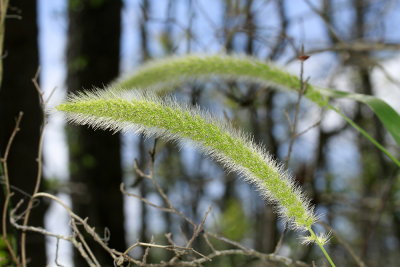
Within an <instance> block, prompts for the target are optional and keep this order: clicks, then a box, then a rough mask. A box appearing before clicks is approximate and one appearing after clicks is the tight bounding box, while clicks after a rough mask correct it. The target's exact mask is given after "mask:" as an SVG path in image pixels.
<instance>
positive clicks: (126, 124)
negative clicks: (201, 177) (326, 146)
mask: <svg viewBox="0 0 400 267" xmlns="http://www.w3.org/2000/svg"><path fill="white" fill-rule="evenodd" d="M57 109H58V110H60V111H63V112H65V113H66V114H67V118H68V119H69V120H70V121H72V122H74V123H78V124H86V125H90V126H92V127H94V128H103V129H110V130H114V131H119V130H123V131H128V130H131V129H132V130H134V131H136V132H141V133H144V134H145V135H147V136H151V135H155V136H158V137H163V138H166V139H169V140H173V141H178V142H184V141H188V140H189V141H191V142H192V143H193V144H194V145H195V146H196V147H198V148H199V149H200V150H201V151H203V152H205V153H206V154H209V155H210V156H211V157H212V158H214V159H215V160H217V161H219V162H220V163H222V164H223V165H224V166H225V167H226V168H227V169H228V170H231V171H236V172H238V173H240V174H242V175H243V176H244V177H245V179H246V180H247V181H248V182H250V183H252V184H254V185H256V187H257V188H258V189H259V191H260V192H261V194H262V195H263V196H264V197H266V199H268V200H270V201H272V202H273V203H275V204H276V206H277V207H278V208H277V212H278V213H279V215H280V216H281V217H283V218H285V219H287V220H288V221H289V222H291V225H292V227H293V228H296V229H302V230H308V229H310V228H311V225H312V224H313V223H314V222H315V216H314V214H313V211H312V208H311V206H310V203H309V201H308V200H306V198H305V197H304V196H303V194H302V192H301V191H300V189H299V188H298V187H297V186H296V185H295V184H294V182H293V181H292V179H291V178H290V177H289V175H288V173H287V172H285V171H283V168H282V167H281V165H280V164H278V163H276V162H275V161H274V160H272V158H271V156H269V155H268V153H266V152H265V151H264V149H262V148H261V147H259V146H256V145H255V144H254V142H252V141H251V138H250V137H248V136H247V135H245V134H244V133H242V132H239V131H237V130H234V129H233V127H231V126H230V125H229V124H228V123H226V122H222V121H220V120H218V119H217V118H215V117H213V116H212V115H210V114H209V113H206V112H201V111H199V110H198V109H193V108H190V107H188V106H184V107H182V106H179V105H178V104H177V103H176V102H175V101H173V100H171V99H166V100H161V99H160V98H158V97H156V96H155V95H153V94H149V93H143V92H139V91H136V92H130V93H112V92H110V91H103V92H98V93H88V94H80V95H78V96H72V97H70V99H69V101H68V102H66V103H64V104H61V105H59V106H58V107H57Z"/></svg>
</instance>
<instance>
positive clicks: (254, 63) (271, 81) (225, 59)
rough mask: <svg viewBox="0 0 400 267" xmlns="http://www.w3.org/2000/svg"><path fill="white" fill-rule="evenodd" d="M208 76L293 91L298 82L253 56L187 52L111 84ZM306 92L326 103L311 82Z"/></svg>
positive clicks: (162, 83) (126, 86)
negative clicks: (193, 53) (203, 54)
mask: <svg viewBox="0 0 400 267" xmlns="http://www.w3.org/2000/svg"><path fill="white" fill-rule="evenodd" d="M210 76H215V77H221V78H225V79H228V80H233V81H238V80H243V81H251V82H256V83H259V84H265V85H274V86H277V87H281V88H283V89H289V90H294V91H295V90H298V88H299V84H300V81H299V79H298V77H296V76H295V75H292V74H289V73H287V72H285V71H282V70H281V69H279V68H277V67H275V66H274V65H273V64H272V63H266V62H263V61H260V60H258V59H256V58H251V57H247V56H241V57H237V56H228V55H214V56H201V55H189V56H185V57H170V58H167V59H164V60H157V61H155V62H150V63H148V64H146V65H144V66H143V67H141V68H140V69H139V71H138V72H136V73H134V74H133V75H130V76H129V77H123V78H122V79H120V80H118V81H116V82H115V83H114V84H112V85H111V87H112V88H120V89H122V90H130V89H132V88H149V87H161V88H165V87H173V86H174V85H176V84H181V83H182V82H184V81H185V80H193V79H207V78H209V77H210ZM306 96H307V98H309V99H310V100H312V101H313V102H315V103H317V104H318V105H320V106H325V105H326V104H327V103H328V98H327V97H326V96H323V95H322V94H321V93H320V92H319V91H318V90H316V89H314V87H313V86H311V85H309V87H308V89H307V92H306Z"/></svg>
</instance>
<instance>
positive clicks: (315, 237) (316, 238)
mask: <svg viewBox="0 0 400 267" xmlns="http://www.w3.org/2000/svg"><path fill="white" fill-rule="evenodd" d="M308 231H309V232H310V234H311V236H312V237H313V238H314V240H315V242H317V244H318V246H319V247H320V249H321V250H322V252H323V253H324V255H325V257H326V259H327V260H328V261H329V263H330V264H331V266H332V267H336V265H335V264H334V263H333V261H332V259H331V257H329V254H328V252H326V250H325V248H324V246H323V245H322V244H321V242H319V239H318V237H317V236H316V234H315V233H314V231H313V230H312V229H311V227H309V228H308Z"/></svg>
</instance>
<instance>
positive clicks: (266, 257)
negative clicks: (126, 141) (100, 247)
mask: <svg viewBox="0 0 400 267" xmlns="http://www.w3.org/2000/svg"><path fill="white" fill-rule="evenodd" d="M155 151H156V150H155V146H153V149H152V150H151V151H150V157H151V162H150V174H145V173H144V172H143V171H142V170H140V169H139V167H138V165H137V162H136V161H135V165H134V169H135V171H136V172H137V173H138V174H139V176H141V177H142V178H145V179H149V180H151V181H152V183H153V185H154V186H155V187H156V189H157V192H158V193H159V194H160V195H161V196H162V198H163V199H164V200H165V202H166V203H167V205H168V206H169V208H164V207H161V206H158V205H156V204H154V203H152V202H150V201H148V200H147V199H145V198H143V197H141V196H138V195H136V194H133V193H129V192H127V191H126V190H125V189H124V184H123V183H122V184H121V187H120V189H121V192H122V193H123V194H124V195H127V196H131V197H135V198H137V199H139V200H140V201H143V202H144V203H146V204H147V205H150V206H152V207H154V208H156V209H158V210H160V211H163V212H170V213H174V214H177V215H178V216H180V217H181V218H183V219H184V220H186V221H187V222H189V223H190V224H192V225H193V226H194V233H193V235H192V238H191V239H190V240H188V241H187V245H186V246H185V247H181V246H177V245H175V244H174V242H173V241H172V239H171V235H170V234H167V235H166V237H167V239H168V241H169V243H170V244H171V245H157V244H149V243H143V242H139V241H138V242H136V243H135V244H133V245H131V246H130V247H129V248H128V249H126V250H125V251H124V253H122V254H121V256H120V257H119V258H118V259H117V260H116V263H117V264H122V263H123V261H124V260H127V261H130V262H133V263H134V264H136V265H138V266H153V267H155V266H160V267H161V266H171V265H173V266H198V265H199V264H201V263H203V262H207V261H210V260H211V259H212V258H214V257H217V256H224V255H247V256H253V257H256V258H259V259H260V260H262V261H272V262H281V263H284V264H286V265H290V266H293V265H294V266H310V265H308V264H307V263H304V262H301V261H296V260H293V259H290V258H287V257H283V256H279V255H276V254H274V253H272V254H264V253H260V252H258V251H254V250H252V249H248V248H246V247H244V246H242V245H241V244H240V243H238V242H235V241H232V240H230V239H227V238H225V237H221V236H218V235H216V234H213V233H210V232H208V231H206V230H204V231H203V237H204V239H205V240H206V243H207V244H208V246H209V247H210V249H211V250H212V253H211V254H209V255H203V254H201V253H200V252H198V251H196V250H194V249H193V248H191V247H190V246H191V244H192V243H193V241H194V240H195V238H196V237H197V236H198V235H199V234H200V233H201V231H202V225H203V224H204V223H205V220H206V217H207V216H208V214H209V213H210V211H211V210H210V209H211V207H210V208H209V210H208V211H207V213H206V215H205V216H204V217H203V220H202V222H201V224H200V225H197V224H195V223H194V222H193V221H192V220H190V219H189V218H188V217H186V216H185V215H184V214H183V213H181V212H179V211H178V210H176V208H175V207H174V206H173V205H172V203H171V202H170V200H169V199H168V197H167V195H166V194H165V193H164V191H163V190H162V189H161V187H160V186H159V185H158V183H157V181H156V180H155V179H154V161H155ZM208 236H211V237H213V238H215V239H217V240H220V241H223V242H225V243H227V244H230V245H233V246H235V247H237V248H238V249H233V250H223V251H217V250H216V249H215V248H214V247H213V245H212V244H211V242H210V241H209V240H208ZM136 247H146V248H148V247H150V248H160V249H166V250H171V251H173V252H174V253H175V255H180V256H182V255H183V254H185V252H193V253H195V254H197V255H199V256H201V258H199V259H195V260H193V261H178V262H177V261H176V260H174V261H173V262H171V261H172V259H174V258H175V257H173V258H172V259H171V260H170V261H169V262H162V263H159V264H145V263H143V262H139V261H136V260H134V259H132V258H131V257H130V256H129V255H127V254H128V253H129V252H130V251H131V250H133V249H134V248H136ZM116 254H117V253H116Z"/></svg>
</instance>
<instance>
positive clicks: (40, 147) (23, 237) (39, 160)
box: [21, 67, 47, 267]
mask: <svg viewBox="0 0 400 267" xmlns="http://www.w3.org/2000/svg"><path fill="white" fill-rule="evenodd" d="M39 73H40V67H38V69H37V71H36V74H35V76H34V77H33V78H32V83H33V84H34V86H35V89H36V91H37V93H38V95H39V98H40V105H41V108H42V114H43V116H42V128H41V130H40V137H39V144H38V153H37V158H36V161H37V165H38V170H37V176H36V184H35V188H34V190H33V194H32V195H35V194H36V193H37V192H39V187H40V183H41V180H42V168H43V167H42V150H43V137H44V130H45V128H46V124H47V116H46V112H45V110H46V101H45V100H44V97H43V93H42V91H41V89H40V86H39V83H38V78H39ZM32 206H33V197H32V198H31V199H30V200H29V202H28V207H27V209H26V214H25V217H24V222H23V225H24V226H27V225H28V220H29V215H30V212H31V209H32ZM25 243H26V233H25V232H22V234H21V260H22V266H23V267H26V246H25Z"/></svg>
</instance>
